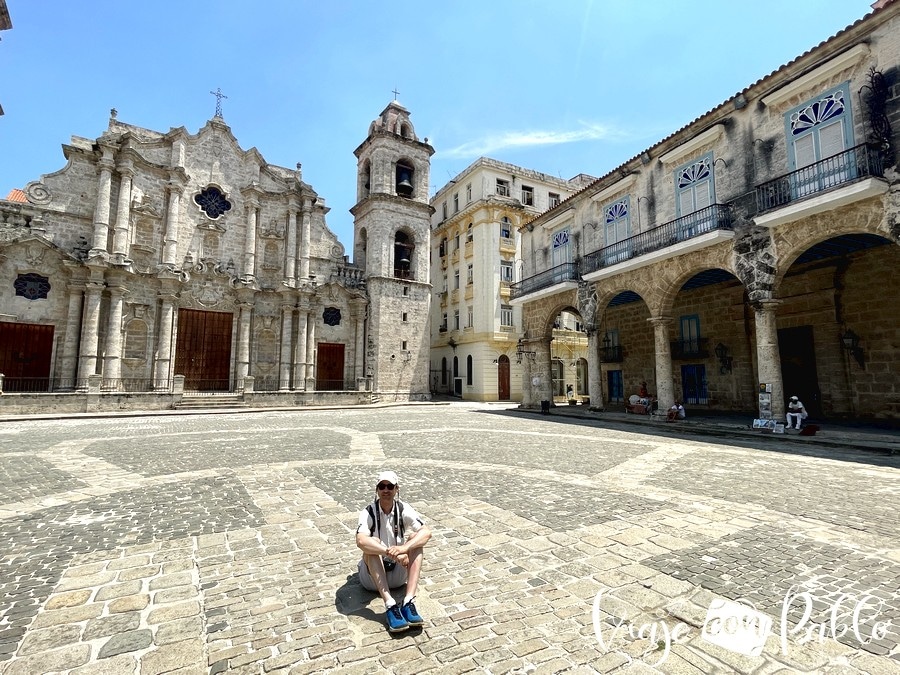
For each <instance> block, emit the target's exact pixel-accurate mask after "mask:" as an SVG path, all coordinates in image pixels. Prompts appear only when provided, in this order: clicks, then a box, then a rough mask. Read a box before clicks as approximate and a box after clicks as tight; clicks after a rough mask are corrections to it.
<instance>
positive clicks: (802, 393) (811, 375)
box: [778, 326, 822, 418]
mask: <svg viewBox="0 0 900 675" xmlns="http://www.w3.org/2000/svg"><path fill="white" fill-rule="evenodd" d="M778 352H779V354H780V356H781V382H782V384H783V386H784V396H785V398H788V397H790V396H797V397H798V398H799V399H800V400H801V401H802V402H803V405H804V406H805V407H806V412H808V413H809V414H810V416H811V417H816V418H818V417H822V396H821V393H820V392H819V376H818V374H817V373H816V350H815V344H814V342H813V329H812V326H798V327H796V328H780V329H778Z"/></svg>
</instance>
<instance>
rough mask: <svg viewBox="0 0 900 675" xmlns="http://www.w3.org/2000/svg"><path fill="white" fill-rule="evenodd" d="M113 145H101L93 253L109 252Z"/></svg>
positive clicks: (113, 165)
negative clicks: (107, 248)
mask: <svg viewBox="0 0 900 675" xmlns="http://www.w3.org/2000/svg"><path fill="white" fill-rule="evenodd" d="M113 149H114V148H113V147H112V146H109V145H101V146H100V152H101V153H102V155H101V157H100V162H99V167H100V179H99V181H98V186H97V204H96V206H95V207H94V236H93V241H92V242H91V251H92V254H94V255H96V254H99V253H108V251H107V250H106V247H107V239H108V237H109V206H110V204H109V200H110V194H111V192H112V171H113V168H114V167H115V163H114V162H113Z"/></svg>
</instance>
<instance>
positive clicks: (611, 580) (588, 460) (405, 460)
mask: <svg viewBox="0 0 900 675" xmlns="http://www.w3.org/2000/svg"><path fill="white" fill-rule="evenodd" d="M663 426H664V427H667V426H668V425H663ZM657 429H658V427H657ZM664 431H665V434H669V435H663V434H661V433H658V432H656V433H654V432H653V429H650V428H648V429H647V431H646V432H644V430H642V429H636V428H635V427H626V426H616V425H615V424H613V423H609V422H605V421H603V420H598V421H588V420H573V419H562V418H559V417H543V416H538V415H533V414H528V413H522V412H518V411H516V410H514V409H508V408H505V407H503V406H499V405H488V404H477V403H456V404H451V405H407V406H402V407H383V408H367V409H342V410H299V411H289V412H285V411H268V412H260V411H253V412H235V413H220V414H199V415H148V416H142V417H141V416H130V417H108V418H95V419H89V418H70V419H59V420H42V421H34V420H29V421H26V420H24V419H23V420H20V421H11V422H4V423H0V542H2V549H0V675H18V674H20V673H29V674H31V673H45V672H60V673H72V674H76V673H77V674H78V675H83V674H86V673H92V674H100V673H110V674H112V673H135V674H138V673H140V674H145V673H169V672H173V673H185V674H186V673H220V672H228V673H269V672H285V673H309V672H329V671H335V672H342V673H369V672H371V673H375V672H392V673H421V672H434V673H462V672H478V673H488V672H489V673H526V672H535V673H539V672H540V673H543V672H546V673H556V672H586V673H587V672H617V671H622V672H626V671H627V672H637V673H641V672H644V673H651V672H663V673H730V672H739V673H754V674H761V675H767V674H769V673H779V672H781V673H791V672H808V673H835V674H836V673H842V674H843V673H895V672H900V595H898V589H900V526H898V525H897V518H896V509H897V504H898V501H900V480H898V479H900V457H898V456H884V455H878V454H875V453H865V452H857V451H851V450H846V451H835V450H833V449H830V448H814V447H805V448H800V447H798V446H797V445H796V444H794V446H791V444H790V443H787V442H786V441H779V440H777V439H774V438H769V439H765V442H763V440H762V439H760V440H759V441H746V440H744V441H740V442H738V441H728V440H724V439H718V440H717V439H711V438H697V437H689V436H676V435H671V434H670V432H671V430H670V429H664ZM383 468H389V469H393V470H395V471H396V472H397V473H398V474H399V475H400V479H401V498H402V499H404V500H406V501H409V502H411V503H412V504H413V505H414V506H415V507H416V508H417V509H418V510H419V511H420V512H421V513H422V514H423V515H424V517H425V518H426V520H427V522H428V524H429V526H430V527H431V529H432V531H433V533H434V536H433V538H432V540H431V542H430V543H429V545H428V547H427V548H426V550H425V567H424V575H423V580H422V583H421V584H420V587H419V596H418V598H417V603H416V604H417V605H418V608H419V611H420V613H421V614H422V615H423V616H424V618H425V625H424V627H423V628H422V629H414V630H410V631H408V632H406V633H401V634H399V635H396V636H392V635H389V634H388V633H387V632H386V630H385V627H384V623H383V612H384V607H383V603H382V602H381V601H380V600H379V599H378V598H377V596H376V595H375V594H374V593H368V592H366V591H364V590H363V589H362V588H361V587H360V586H359V583H358V580H357V576H356V563H357V560H358V558H359V551H358V549H357V548H356V545H355V542H354V533H355V528H356V520H357V514H358V511H359V510H360V509H361V508H362V507H363V506H364V505H365V504H366V503H367V501H369V500H371V498H372V496H373V487H374V485H373V481H374V477H375V475H376V473H377V471H378V470H380V469H383ZM786 596H788V598H787V600H786V599H785V597H786ZM738 601H740V603H738ZM750 604H752V605H753V607H755V610H756V611H757V612H758V614H754V613H752V611H751V610H747V612H746V614H745V616H755V617H762V620H763V623H760V624H752V623H742V622H741V619H740V617H739V616H738V615H737V614H734V613H733V612H734V611H735V608H740V606H741V605H744V606H745V609H746V607H749V605H750ZM835 608H837V609H836V610H835ZM729 611H731V612H732V614H731V615H728V614H727V613H728V612H729ZM804 614H806V615H804ZM727 616H731V617H732V622H731V623H729V622H728V621H727V620H726V618H727ZM766 618H767V619H768V620H771V627H769V626H768V624H765V623H764V622H765V621H766V620H767V619H766ZM717 619H719V620H721V621H720V622H717ZM832 621H833V622H832ZM762 625H765V630H763V631H762V632H761V633H760V631H759V630H758V629H759V627H760V626H762ZM722 626H726V629H722ZM729 626H730V628H728V627H729ZM732 629H733V630H732ZM755 629H757V630H755ZM766 633H767V634H768V637H766ZM754 636H755V638H756V639H757V643H756V650H753V649H752V647H748V645H749V644H750V642H752V639H753V638H754ZM748 640H749V641H750V642H748Z"/></svg>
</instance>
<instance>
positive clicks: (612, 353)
mask: <svg viewBox="0 0 900 675" xmlns="http://www.w3.org/2000/svg"><path fill="white" fill-rule="evenodd" d="M624 358H625V355H624V354H623V353H622V345H611V346H609V347H600V360H601V361H603V362H604V363H621V362H622V361H623V360H624Z"/></svg>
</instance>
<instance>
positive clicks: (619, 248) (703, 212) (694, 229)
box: [581, 204, 733, 275]
mask: <svg viewBox="0 0 900 675" xmlns="http://www.w3.org/2000/svg"><path fill="white" fill-rule="evenodd" d="M732 227H733V223H732V216H731V208H730V207H729V206H728V205H727V204H713V205H712V206H707V207H706V208H705V209H700V210H699V211H694V212H693V213H689V214H688V215H686V216H682V217H681V218H677V219H675V220H673V221H670V222H668V223H665V224H664V225H660V226H659V227H654V228H653V229H651V230H647V231H646V232H641V233H640V234H636V235H634V236H633V237H628V239H623V240H622V241H617V242H616V243H615V244H610V245H609V246H604V247H603V248H601V249H600V250H598V251H594V252H593V253H588V254H587V255H586V256H584V258H582V260H581V274H582V275H585V274H590V273H591V272H596V271H597V270H599V269H603V268H604V267H611V266H612V265H615V264H616V263H620V262H624V261H625V260H631V259H633V258H638V257H640V256H642V255H646V254H647V253H652V252H654V251H659V250H661V249H664V248H668V247H669V246H674V245H675V244H678V243H679V242H682V241H687V240H688V239H693V238H694V237H699V236H700V235H702V234H706V233H707V232H713V231H715V230H730V229H732Z"/></svg>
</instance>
